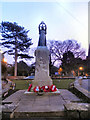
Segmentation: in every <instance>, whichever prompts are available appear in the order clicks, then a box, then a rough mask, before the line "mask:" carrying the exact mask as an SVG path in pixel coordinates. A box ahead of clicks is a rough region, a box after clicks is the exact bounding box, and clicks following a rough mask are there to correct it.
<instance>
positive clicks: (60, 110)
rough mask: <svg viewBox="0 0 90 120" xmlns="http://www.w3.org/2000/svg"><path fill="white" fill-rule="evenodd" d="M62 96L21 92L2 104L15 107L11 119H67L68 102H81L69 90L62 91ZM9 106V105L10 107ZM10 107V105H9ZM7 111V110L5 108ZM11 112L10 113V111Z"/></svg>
mask: <svg viewBox="0 0 90 120" xmlns="http://www.w3.org/2000/svg"><path fill="white" fill-rule="evenodd" d="M59 91H60V94H58V95H55V94H47V95H46V94H45V95H42V96H38V95H36V94H24V92H25V90H19V91H17V92H15V93H14V94H12V95H11V96H9V97H8V98H6V99H5V100H3V101H2V102H3V103H4V106H5V103H6V104H7V103H8V104H9V102H11V103H10V104H11V106H12V107H13V105H16V108H15V106H14V108H13V109H14V111H12V114H11V115H10V117H11V118H20V117H21V116H22V117H25V118H28V117H30V116H34V117H35V116H36V117H37V116H39V117H40V116H42V117H43V116H49V117H50V116H54V117H55V116H59V117H62V116H63V117H65V114H66V113H65V109H64V104H66V103H67V100H68V101H70V102H71V101H80V99H78V98H77V97H76V96H75V95H74V94H72V93H71V92H69V91H68V90H64V89H63V90H62V89H60V90H59ZM10 104H9V105H10ZM7 106H8V105H7ZM4 111H5V108H4ZM8 112H9V111H8Z"/></svg>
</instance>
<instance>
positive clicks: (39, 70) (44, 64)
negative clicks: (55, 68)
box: [32, 22, 52, 87]
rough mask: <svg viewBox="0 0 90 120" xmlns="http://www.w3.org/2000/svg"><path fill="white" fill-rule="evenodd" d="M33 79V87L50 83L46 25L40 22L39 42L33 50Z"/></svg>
mask: <svg viewBox="0 0 90 120" xmlns="http://www.w3.org/2000/svg"><path fill="white" fill-rule="evenodd" d="M35 56H36V65H35V79H34V80H33V82H32V85H33V87H35V86H37V85H38V86H45V85H49V86H50V85H52V79H51V78H50V76H49V50H48V48H47V46H46V25H45V23H44V22H41V23H40V25H39V43H38V47H37V49H36V51H35Z"/></svg>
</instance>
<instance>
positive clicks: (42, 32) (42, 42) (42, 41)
mask: <svg viewBox="0 0 90 120" xmlns="http://www.w3.org/2000/svg"><path fill="white" fill-rule="evenodd" d="M46 30H47V26H46V24H45V23H44V22H43V21H42V22H41V23H40V24H39V42H38V46H46Z"/></svg>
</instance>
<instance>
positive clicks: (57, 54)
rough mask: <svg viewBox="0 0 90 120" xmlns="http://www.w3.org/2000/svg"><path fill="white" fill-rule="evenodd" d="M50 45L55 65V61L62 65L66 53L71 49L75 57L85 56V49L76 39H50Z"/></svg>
mask: <svg viewBox="0 0 90 120" xmlns="http://www.w3.org/2000/svg"><path fill="white" fill-rule="evenodd" d="M48 46H49V49H50V53H51V58H52V63H53V65H54V64H55V63H58V64H59V65H60V64H61V62H62V59H63V55H64V53H67V52H68V51H71V52H72V53H73V55H74V57H75V58H85V51H84V49H82V48H81V46H80V45H79V44H78V43H77V41H76V40H65V41H50V42H49V45H48Z"/></svg>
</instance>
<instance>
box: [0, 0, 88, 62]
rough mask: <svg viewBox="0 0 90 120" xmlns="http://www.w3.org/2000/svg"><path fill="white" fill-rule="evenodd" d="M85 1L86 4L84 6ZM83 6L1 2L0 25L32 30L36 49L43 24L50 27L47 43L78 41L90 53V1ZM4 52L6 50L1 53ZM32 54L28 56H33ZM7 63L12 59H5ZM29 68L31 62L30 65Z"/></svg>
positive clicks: (62, 3)
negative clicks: (42, 22) (12, 25)
mask: <svg viewBox="0 0 90 120" xmlns="http://www.w3.org/2000/svg"><path fill="white" fill-rule="evenodd" d="M85 1H86V2H85ZM85 1H83V2H82V1H81V2H77V1H76V2H73V1H69V2H58V1H56V2H29V1H28V2H16V1H15V2H10V1H9V2H6V1H5V2H1V4H0V11H1V14H0V15H1V16H0V18H1V19H0V22H1V21H9V22H17V23H18V25H21V26H23V27H25V28H26V29H28V30H30V32H29V34H28V35H29V37H30V38H32V42H33V46H32V48H34V47H37V45H38V39H39V32H38V26H39V24H40V22H41V21H44V22H45V23H46V25H47V35H46V39H47V41H48V40H61V41H64V40H67V39H74V40H77V41H78V43H79V44H81V47H82V48H84V49H85V50H86V54H87V51H88V1H87V0H85ZM2 50H3V51H4V49H2ZM31 52H32V51H30V52H29V53H31ZM5 57H6V58H7V62H8V63H13V58H12V57H10V56H8V55H5ZM27 63H28V64H30V63H31V62H29V61H28V62H27Z"/></svg>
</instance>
